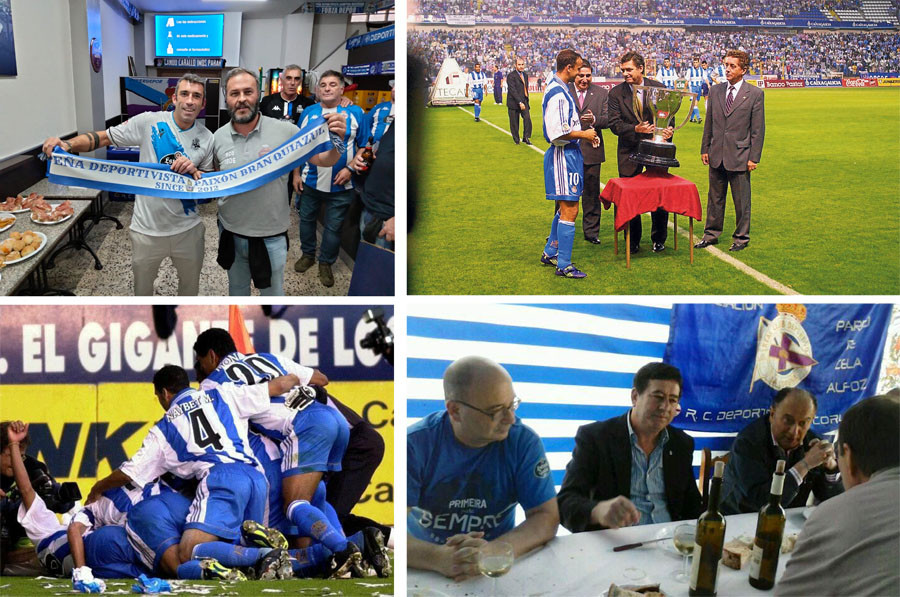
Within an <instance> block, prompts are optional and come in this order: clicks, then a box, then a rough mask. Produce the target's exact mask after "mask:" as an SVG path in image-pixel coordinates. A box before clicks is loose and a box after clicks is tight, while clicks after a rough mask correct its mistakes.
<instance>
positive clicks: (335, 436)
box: [194, 328, 377, 568]
mask: <svg viewBox="0 0 900 597" xmlns="http://www.w3.org/2000/svg"><path fill="white" fill-rule="evenodd" d="M194 352H196V353H197V365H196V368H197V374H198V376H199V377H200V378H204V376H205V378H204V379H203V381H202V382H201V385H200V387H201V388H204V389H206V388H210V389H212V388H216V387H219V385H220V384H225V385H227V384H228V383H231V382H234V381H238V382H243V383H248V384H260V383H263V382H265V381H266V380H268V379H271V378H272V377H274V376H278V375H285V374H294V375H296V376H297V377H298V378H299V381H300V385H301V386H306V385H309V384H315V385H320V386H322V385H325V384H327V383H328V378H327V377H326V376H325V375H324V374H323V373H322V372H320V371H318V370H316V369H311V368H309V367H304V366H303V365H300V364H299V363H296V362H294V361H292V360H290V359H287V358H283V357H278V356H276V355H273V354H270V353H256V354H249V355H245V354H242V353H240V352H239V351H238V350H237V348H236V347H235V345H234V341H233V340H232V339H231V336H230V335H229V334H228V332H227V331H226V330H223V329H221V328H212V329H209V330H206V331H204V332H203V333H202V334H200V335H199V336H198V337H197V342H196V343H195V344H194ZM288 402H290V404H286V400H285V396H273V397H272V404H271V405H270V407H269V409H268V411H267V412H266V413H264V414H262V415H257V416H254V417H253V419H252V420H251V428H252V429H253V430H254V431H256V432H258V433H260V434H261V435H265V436H266V437H268V438H269V439H271V440H273V441H274V442H276V443H277V444H278V445H279V447H280V448H281V453H282V455H283V456H282V460H281V486H282V500H283V504H284V506H285V515H286V516H287V519H288V520H289V521H290V522H291V523H292V524H293V525H294V526H296V527H297V530H299V534H300V536H302V537H312V538H313V539H314V540H315V541H317V542H320V543H322V544H324V545H325V546H326V547H327V548H328V549H329V550H331V551H332V552H333V553H335V554H336V555H337V556H338V558H339V559H340V560H341V561H344V560H346V559H347V558H354V557H356V556H354V552H356V551H357V548H356V547H355V544H354V543H353V542H350V541H348V538H347V537H346V536H345V535H344V533H343V529H342V528H341V525H340V522H339V521H338V520H337V515H336V514H334V510H333V509H329V508H330V506H328V505H327V504H326V499H325V498H326V490H325V483H324V482H323V481H322V478H323V475H324V474H326V473H328V472H337V471H340V470H341V460H342V458H343V457H344V452H345V451H346V449H347V443H348V441H349V438H350V427H349V425H348V424H347V420H346V419H345V418H344V417H343V415H341V414H340V413H339V412H338V411H337V409H335V408H331V407H330V406H327V405H325V404H322V403H321V402H318V401H316V400H315V399H314V398H312V397H310V396H309V395H306V394H303V395H302V399H301V400H294V399H292V400H290V401H288ZM284 531H285V534H286V535H292V534H294V533H293V532H292V531H291V530H290V529H284ZM360 542H362V540H360ZM298 546H299V545H298ZM363 547H365V545H363ZM362 551H363V552H364V554H365V552H367V551H368V550H366V549H363V550H362ZM370 555H371V554H370ZM373 557H374V556H373ZM368 561H369V563H371V557H370V558H368ZM376 568H377V567H376Z"/></svg>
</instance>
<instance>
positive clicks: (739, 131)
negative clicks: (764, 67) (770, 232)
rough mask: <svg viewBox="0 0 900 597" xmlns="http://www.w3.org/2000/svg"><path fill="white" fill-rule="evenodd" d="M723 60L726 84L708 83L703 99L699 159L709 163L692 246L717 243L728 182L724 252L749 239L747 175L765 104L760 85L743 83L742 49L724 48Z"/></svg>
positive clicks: (761, 133) (756, 153)
mask: <svg viewBox="0 0 900 597" xmlns="http://www.w3.org/2000/svg"><path fill="white" fill-rule="evenodd" d="M724 63H725V78H726V79H727V81H728V83H727V84H724V83H723V84H719V85H713V87H712V89H710V90H709V99H708V100H707V103H706V124H705V125H704V126H703V140H702V141H701V142H700V159H701V160H702V161H703V163H704V164H706V165H708V166H709V196H708V199H707V203H706V230H704V232H703V238H702V239H701V240H700V242H699V243H697V244H696V245H694V247H696V248H698V249H704V248H706V247H708V246H710V245H715V244H717V243H718V242H719V235H720V234H722V227H723V224H724V220H725V202H726V194H727V192H728V185H731V197H732V199H733V200H734V211H735V219H736V223H735V224H736V225H735V228H734V234H733V235H732V243H731V247H729V249H728V250H729V251H742V250H744V249H745V248H747V245H748V244H749V243H750V173H751V172H752V171H753V170H756V165H757V164H758V163H759V160H760V158H762V148H763V139H764V138H765V135H766V116H765V109H764V103H765V102H764V99H763V91H762V89H760V88H758V87H757V86H755V85H752V84H750V83H747V82H746V81H744V73H745V72H747V68H749V66H750V56H748V55H747V53H746V52H744V51H741V50H729V51H728V52H727V53H726V54H725V60H724Z"/></svg>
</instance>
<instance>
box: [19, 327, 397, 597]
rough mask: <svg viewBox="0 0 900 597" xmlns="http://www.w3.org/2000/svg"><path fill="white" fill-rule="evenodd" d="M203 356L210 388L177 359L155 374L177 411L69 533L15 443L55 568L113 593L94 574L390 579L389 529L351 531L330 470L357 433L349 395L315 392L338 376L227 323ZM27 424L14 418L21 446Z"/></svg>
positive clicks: (28, 515) (27, 510) (168, 407)
mask: <svg viewBox="0 0 900 597" xmlns="http://www.w3.org/2000/svg"><path fill="white" fill-rule="evenodd" d="M194 350H195V352H196V354H197V364H196V368H197V372H198V376H199V378H200V379H201V386H200V389H199V390H195V389H192V388H191V387H190V385H189V381H188V375H187V372H186V371H185V370H184V369H182V368H181V367H179V366H177V365H166V366H165V367H163V368H162V369H160V370H159V371H157V372H156V374H155V375H154V377H153V387H154V393H155V395H156V398H157V400H158V401H159V404H160V406H162V408H163V410H165V415H164V416H163V417H162V418H161V419H160V420H159V421H158V422H157V423H156V424H155V425H154V426H153V427H152V428H151V429H150V431H149V432H148V434H147V436H146V438H145V439H144V442H143V444H142V445H141V448H140V450H138V452H137V453H136V454H134V456H133V457H132V458H131V459H129V460H127V461H126V462H125V463H123V464H122V465H121V467H119V468H118V469H117V470H115V471H113V472H112V474H110V475H109V476H107V477H106V478H104V479H101V480H100V481H98V482H97V483H96V484H95V485H94V487H93V488H92V489H91V491H90V494H89V495H88V498H87V500H86V504H87V505H86V506H85V508H84V509H83V510H82V511H81V512H79V513H78V514H77V515H76V516H75V517H74V518H73V519H72V522H71V524H70V525H69V526H68V528H66V527H65V526H63V525H60V524H59V523H58V522H57V519H56V517H55V515H54V514H53V513H52V512H50V511H49V510H48V509H47V508H46V506H45V505H44V502H43V500H42V499H41V497H40V496H38V495H37V494H35V492H34V491H33V489H32V488H31V483H30V481H29V478H28V473H27V471H26V470H25V467H24V464H23V463H22V457H21V455H20V454H19V452H20V451H19V450H18V449H12V450H10V452H12V453H14V454H15V457H14V458H13V472H14V473H15V478H16V482H17V484H18V486H19V488H20V491H21V493H22V498H23V502H22V504H23V508H24V512H20V516H19V519H20V521H21V524H22V526H23V527H24V528H25V530H26V532H27V534H28V536H29V538H30V539H31V540H32V541H33V542H34V543H35V545H37V546H38V557H39V558H40V560H41V562H42V563H43V564H44V566H45V567H46V568H47V569H48V570H49V571H50V572H52V573H56V574H61V575H64V576H68V574H69V573H70V572H72V581H73V586H74V588H75V589H76V590H80V591H82V592H102V590H104V586H105V585H104V584H103V581H101V580H97V579H95V578H94V576H95V575H96V576H97V577H101V578H102V577H106V578H120V577H132V578H136V577H141V575H142V574H152V575H153V576H160V577H167V578H179V579H226V580H246V579H247V578H248V577H250V578H256V579H261V580H272V579H276V578H277V579H285V578H293V577H301V578H310V577H323V578H329V577H330V578H341V577H347V576H354V577H364V576H375V575H378V576H380V577H387V576H389V575H390V574H391V565H390V560H389V558H388V556H387V552H386V549H385V547H384V535H383V533H382V532H381V530H379V529H378V528H375V527H364V528H361V529H360V530H358V531H357V532H356V533H354V534H352V535H350V536H349V537H348V536H345V535H344V531H343V528H342V526H341V523H340V520H339V518H338V513H337V512H336V511H335V509H334V508H333V507H332V506H331V505H330V504H329V503H328V502H327V501H326V488H325V482H324V481H323V475H325V474H326V473H329V472H337V471H340V470H341V460H342V459H343V458H344V456H345V451H346V450H347V445H348V438H349V436H350V428H349V425H348V422H347V419H346V418H345V416H344V415H343V414H342V413H341V412H340V411H339V410H338V405H339V403H335V402H334V400H333V397H330V396H329V395H328V394H327V392H325V391H324V390H320V391H319V392H317V391H316V389H315V388H312V387H309V384H317V385H320V386H322V385H325V384H327V383H328V378H327V377H326V376H325V375H323V374H322V373H321V372H319V371H317V370H314V369H311V368H308V367H303V366H301V365H299V364H298V363H295V362H293V361H290V360H288V359H284V358H279V357H276V356H275V355H272V354H266V353H258V354H251V355H243V354H241V353H239V352H238V351H237V350H236V348H235V346H234V343H233V341H232V340H231V337H230V336H229V334H228V332H227V331H225V330H222V329H216V328H214V329H211V330H207V331H206V332H204V333H203V334H201V335H200V336H199V337H198V339H197V343H196V344H195V345H194ZM340 406H341V407H342V408H346V407H343V405H340ZM350 413H352V411H348V414H350ZM27 428H28V426H27V425H25V424H23V423H21V422H14V423H11V424H10V425H9V429H8V436H9V443H10V444H11V446H12V447H15V448H17V447H18V446H17V445H16V444H18V442H20V441H22V440H23V439H24V438H25V437H26V435H27ZM354 457H357V458H358V457H359V455H358V454H355V455H354ZM163 479H165V480H163ZM346 485H348V486H350V485H351V484H350V483H347V484H346ZM357 497H358V496H357ZM141 581H142V583H144V584H146V583H150V585H152V584H153V583H154V581H155V582H156V583H161V584H162V585H164V584H165V582H164V581H159V580H158V579H150V578H147V577H146V576H143V577H141ZM150 585H147V586H148V587H149V586H150Z"/></svg>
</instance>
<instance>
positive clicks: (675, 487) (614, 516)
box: [557, 363, 701, 533]
mask: <svg viewBox="0 0 900 597" xmlns="http://www.w3.org/2000/svg"><path fill="white" fill-rule="evenodd" d="M681 385H682V384H681V373H680V372H679V371H678V369H676V368H675V367H672V366H671V365H666V364H665V363H650V364H647V365H644V366H643V367H641V368H640V369H639V370H638V372H637V373H636V374H635V376H634V387H633V388H632V390H631V403H632V405H633V408H632V409H631V410H629V411H628V412H627V413H626V414H624V415H621V416H619V417H615V418H613V419H608V420H606V421H600V422H597V423H591V424H590V425H585V426H583V427H580V428H579V429H578V433H577V434H576V435H575V449H574V450H573V451H572V460H571V461H569V464H568V465H567V466H566V476H565V478H564V479H563V482H562V488H561V489H560V491H559V495H558V496H557V501H558V503H559V516H560V521H561V522H562V524H563V526H565V527H566V528H567V529H569V530H570V531H572V532H573V533H579V532H581V531H593V530H597V529H602V528H619V527H623V526H629V525H633V524H653V523H658V522H668V521H671V520H688V519H693V518H696V517H697V516H699V515H700V512H701V509H700V492H699V491H698V490H697V484H696V482H695V481H694V472H693V464H692V463H693V454H694V440H693V439H691V437H690V436H689V435H688V434H686V433H685V432H684V431H681V430H679V429H676V428H674V427H672V426H671V425H669V423H671V422H672V419H673V418H674V417H675V415H676V414H677V413H678V404H679V401H680V399H681Z"/></svg>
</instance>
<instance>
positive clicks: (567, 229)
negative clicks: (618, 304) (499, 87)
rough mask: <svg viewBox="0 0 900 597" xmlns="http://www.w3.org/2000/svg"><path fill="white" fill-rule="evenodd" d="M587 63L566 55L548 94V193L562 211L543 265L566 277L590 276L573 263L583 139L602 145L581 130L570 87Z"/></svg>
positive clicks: (556, 216)
mask: <svg viewBox="0 0 900 597" xmlns="http://www.w3.org/2000/svg"><path fill="white" fill-rule="evenodd" d="M581 65H582V60H581V56H579V55H578V54H577V53H576V52H575V51H573V50H563V51H562V52H560V53H559V55H558V56H557V57H556V76H554V77H553V78H552V79H550V82H549V84H548V85H547V88H546V89H545V90H544V102H543V114H544V138H545V139H546V140H547V143H549V144H550V147H548V148H547V151H546V152H545V153H544V189H545V191H546V196H547V199H549V200H551V201H558V202H559V209H558V210H557V211H556V213H555V214H554V215H553V221H552V222H551V224H550V236H548V237H547V243H546V245H545V246H544V252H543V253H542V254H541V263H543V264H544V265H553V266H555V267H556V275H557V276H560V277H563V278H585V277H587V274H586V273H584V272H583V271H581V270H580V269H578V268H577V267H575V264H574V263H572V245H573V244H574V242H575V218H576V217H577V216H578V200H579V199H580V198H581V191H582V189H583V187H584V157H583V156H582V155H581V146H580V145H579V144H578V140H579V139H584V140H585V141H586V142H588V143H598V141H597V131H596V130H594V129H593V128H588V130H586V131H582V130H581V121H580V117H579V115H578V106H577V105H576V103H575V100H574V99H573V98H572V95H571V94H570V93H569V88H568V84H569V82H570V81H574V80H575V75H577V74H578V69H579V68H581Z"/></svg>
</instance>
